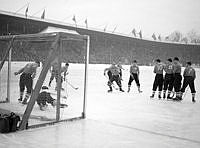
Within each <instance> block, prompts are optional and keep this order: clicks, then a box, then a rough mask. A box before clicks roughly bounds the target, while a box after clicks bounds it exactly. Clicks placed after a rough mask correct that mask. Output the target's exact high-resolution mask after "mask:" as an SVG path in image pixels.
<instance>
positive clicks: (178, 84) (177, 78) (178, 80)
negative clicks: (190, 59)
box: [173, 73, 182, 92]
mask: <svg viewBox="0 0 200 148" xmlns="http://www.w3.org/2000/svg"><path fill="white" fill-rule="evenodd" d="M181 81H182V76H181V74H179V73H176V74H175V75H174V84H173V86H174V90H175V92H180V89H181Z"/></svg>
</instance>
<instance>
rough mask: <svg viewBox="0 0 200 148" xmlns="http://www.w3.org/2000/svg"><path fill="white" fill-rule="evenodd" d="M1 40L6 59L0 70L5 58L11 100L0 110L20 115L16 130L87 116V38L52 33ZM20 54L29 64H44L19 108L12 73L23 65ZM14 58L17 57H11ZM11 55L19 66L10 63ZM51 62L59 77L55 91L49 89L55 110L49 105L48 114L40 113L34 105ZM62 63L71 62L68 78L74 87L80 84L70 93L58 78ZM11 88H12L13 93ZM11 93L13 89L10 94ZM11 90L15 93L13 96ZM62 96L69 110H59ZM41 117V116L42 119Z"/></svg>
mask: <svg viewBox="0 0 200 148" xmlns="http://www.w3.org/2000/svg"><path fill="white" fill-rule="evenodd" d="M0 41H6V42H7V51H6V52H5V54H4V55H5V56H4V57H3V58H2V59H1V65H0V66H1V67H0V68H1V69H2V67H3V65H4V62H5V61H6V59H8V69H7V72H8V74H7V85H8V86H7V98H8V99H9V98H10V102H9V103H7V104H6V105H4V106H3V105H1V104H0V108H3V109H5V110H9V111H13V112H16V113H19V114H20V115H21V117H22V120H21V122H20V124H19V130H24V129H26V128H27V125H28V127H38V126H42V125H47V124H53V123H57V122H61V121H71V120H76V119H83V118H85V117H86V98H87V83H88V72H87V71H88V64H89V46H90V44H89V42H90V38H89V36H86V35H79V34H72V33H66V32H51V33H39V34H27V35H9V36H0ZM8 43H9V44H8ZM1 46H2V45H1V42H0V47H1ZM4 46H5V45H4ZM20 50H21V51H20ZM47 51H48V52H47ZM21 52H22V53H21ZM20 54H22V55H23V56H24V55H26V56H24V58H25V60H28V61H29V62H30V61H34V60H35V59H37V60H40V61H41V62H42V63H43V66H42V68H41V70H40V74H39V76H38V78H37V81H36V83H35V85H34V86H35V87H34V89H33V90H32V93H31V96H30V99H29V101H28V104H27V105H25V106H20V105H19V103H18V102H17V101H16V92H17V90H16V87H18V86H16V85H15V86H14V85H13V84H16V83H17V82H18V81H19V79H18V80H16V78H15V77H13V72H14V70H16V69H17V68H19V66H18V65H22V64H21V63H20V62H21V61H24V60H22V57H21V56H20ZM15 55H16V57H14V56H15ZM12 56H13V57H14V58H12V59H14V60H16V59H17V58H19V59H18V60H19V61H20V62H19V63H20V64H19V63H18V62H16V63H15V61H11V57H12ZM18 56H19V57H18ZM42 56H43V57H42ZM44 56H45V57H44ZM41 57H42V58H41ZM54 60H57V62H58V76H57V81H56V82H55V83H54V85H55V86H56V91H55V92H54V89H50V94H52V95H54V94H55V96H54V98H55V100H56V102H57V103H56V107H55V108H52V107H51V106H50V105H49V106H48V110H47V111H41V110H40V108H39V107H38V106H37V105H36V104H37V103H36V100H37V98H38V95H39V93H40V92H41V88H42V86H44V85H47V84H48V82H47V81H48V79H49V77H50V72H49V70H50V68H51V66H52V61H54ZM22 63H24V62H22ZM25 63H26V62H25ZM65 63H70V66H71V67H72V73H73V74H71V75H70V76H69V77H70V78H71V79H70V80H71V81H72V80H73V81H74V83H75V84H76V85H78V84H80V85H81V86H80V89H78V90H73V89H72V88H73V87H70V85H67V83H68V84H70V83H69V82H67V81H68V80H66V82H65V81H64V80H63V76H61V73H62V70H61V69H62V68H63V64H65ZM11 67H12V70H11ZM13 67H14V68H13ZM16 67H17V68H16ZM13 69H14V70H13ZM76 72H77V73H76ZM69 73H70V71H69ZM4 79H5V78H4ZM62 86H65V92H64V91H62ZM72 86H73V85H72ZM13 89H15V91H14V90H13ZM10 90H12V92H11V91H10ZM13 91H14V92H15V93H13ZM63 93H64V94H63ZM63 96H64V97H66V98H65V99H66V100H67V101H68V100H69V101H68V102H69V103H70V104H69V103H67V104H68V105H67V106H68V107H66V108H61V105H63V103H62V101H63V100H64V99H63V98H64V97H63ZM69 96H70V97H69ZM80 98H82V99H80ZM13 100H14V101H13ZM64 101H65V100H64ZM13 106H14V108H13ZM81 106H82V107H81ZM81 108H82V109H81ZM61 110H62V111H61ZM78 112H79V113H78ZM40 114H42V115H44V116H41V115H40ZM53 114H54V115H55V117H52V115H53ZM61 114H62V115H61ZM44 118H45V119H46V120H45V121H44V120H42V121H41V119H44ZM36 120H37V121H36Z"/></svg>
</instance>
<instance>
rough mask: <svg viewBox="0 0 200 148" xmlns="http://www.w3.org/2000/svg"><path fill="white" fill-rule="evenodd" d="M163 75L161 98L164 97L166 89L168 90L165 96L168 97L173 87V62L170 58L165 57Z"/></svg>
mask: <svg viewBox="0 0 200 148" xmlns="http://www.w3.org/2000/svg"><path fill="white" fill-rule="evenodd" d="M164 71H165V77H164V88H163V98H164V99H165V98H166V91H167V90H168V94H167V98H168V99H170V94H171V92H172V89H173V83H174V74H173V63H172V59H171V58H169V59H167V62H166V64H165V66H164Z"/></svg>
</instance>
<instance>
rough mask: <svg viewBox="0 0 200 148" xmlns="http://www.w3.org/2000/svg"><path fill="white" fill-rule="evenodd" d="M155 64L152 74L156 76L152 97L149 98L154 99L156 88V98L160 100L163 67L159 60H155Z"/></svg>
mask: <svg viewBox="0 0 200 148" xmlns="http://www.w3.org/2000/svg"><path fill="white" fill-rule="evenodd" d="M155 62H156V65H155V67H154V73H155V74H156V76H155V79H154V83H153V91H152V95H151V96H150V98H154V95H155V92H156V89H157V87H158V98H159V99H161V92H162V87H163V69H164V65H163V64H162V63H161V60H160V59H157V60H156V61H155Z"/></svg>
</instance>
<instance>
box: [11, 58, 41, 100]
mask: <svg viewBox="0 0 200 148" xmlns="http://www.w3.org/2000/svg"><path fill="white" fill-rule="evenodd" d="M39 66H40V62H39V61H35V62H34V63H28V64H26V65H25V66H24V67H23V68H21V69H20V70H19V71H17V72H15V73H14V74H15V75H18V74H21V75H20V80H19V87H20V98H19V99H18V101H20V102H21V101H22V104H27V100H28V99H29V97H30V96H31V92H32V89H33V88H32V87H33V79H34V78H35V75H36V70H37V68H38V67H39ZM25 87H26V89H27V92H26V95H25V98H24V100H23V95H24V90H25Z"/></svg>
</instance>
